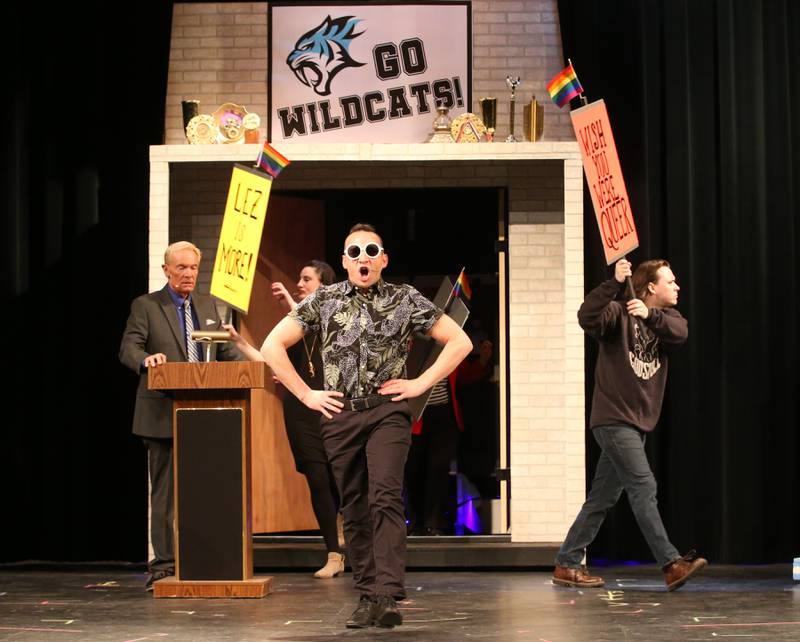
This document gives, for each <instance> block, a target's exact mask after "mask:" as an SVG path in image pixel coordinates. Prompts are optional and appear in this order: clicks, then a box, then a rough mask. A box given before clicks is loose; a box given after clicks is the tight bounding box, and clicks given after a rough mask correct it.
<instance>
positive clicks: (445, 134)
mask: <svg viewBox="0 0 800 642" xmlns="http://www.w3.org/2000/svg"><path fill="white" fill-rule="evenodd" d="M449 111H450V110H449V109H448V108H447V107H445V106H444V105H443V104H442V103H441V101H440V102H438V103H436V114H437V116H436V118H434V119H433V133H432V134H431V135H430V137H429V138H428V142H429V143H452V142H455V141H454V140H453V134H452V133H451V132H450V126H451V124H452V123H451V120H450V116H449V115H448V112H449Z"/></svg>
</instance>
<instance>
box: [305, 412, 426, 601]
mask: <svg viewBox="0 0 800 642" xmlns="http://www.w3.org/2000/svg"><path fill="white" fill-rule="evenodd" d="M320 428H321V432H322V443H323V445H324V446H325V452H326V454H327V456H328V461H330V463H331V470H332V471H333V477H334V479H335V480H336V486H337V488H338V489H339V495H340V497H341V510H342V515H344V534H345V539H346V540H347V545H348V550H349V552H350V565H351V567H352V569H353V580H354V582H355V588H356V590H357V591H358V592H359V593H361V594H362V595H367V596H370V597H377V596H380V595H384V596H390V597H394V598H395V599H398V600H402V599H405V596H406V590H405V570H406V522H405V513H404V511H403V495H402V493H403V468H404V467H405V464H406V457H407V456H408V447H409V444H410V443H411V411H410V410H409V407H408V402H406V401H398V402H389V403H385V404H383V405H380V406H378V407H376V408H371V409H369V410H363V411H360V412H355V411H347V410H345V411H342V412H341V413H334V415H333V419H324V418H323V419H322V420H321V422H320Z"/></svg>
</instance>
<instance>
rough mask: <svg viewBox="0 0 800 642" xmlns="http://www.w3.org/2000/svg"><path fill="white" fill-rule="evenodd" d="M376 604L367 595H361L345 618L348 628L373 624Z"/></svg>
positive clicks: (359, 627)
mask: <svg viewBox="0 0 800 642" xmlns="http://www.w3.org/2000/svg"><path fill="white" fill-rule="evenodd" d="M376 607H377V604H376V602H375V601H374V600H373V599H372V598H371V597H370V596H369V595H362V596H361V598H360V599H359V601H358V607H357V608H356V610H355V611H353V613H352V614H351V615H350V617H349V618H348V620H347V625H346V626H347V628H348V629H365V628H367V627H368V626H372V625H373V624H375V611H376Z"/></svg>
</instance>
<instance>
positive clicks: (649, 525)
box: [556, 424, 680, 568]
mask: <svg viewBox="0 0 800 642" xmlns="http://www.w3.org/2000/svg"><path fill="white" fill-rule="evenodd" d="M592 434H594V438H595V441H597V443H598V444H599V445H600V448H601V449H602V450H603V452H602V454H601V455H600V459H599V461H598V462H597V470H596V471H595V475H594V479H593V480H592V488H591V490H590V491H589V496H588V497H587V498H586V501H585V502H584V504H583V507H582V508H581V511H580V513H578V516H577V517H576V518H575V521H574V522H573V524H572V526H571V527H570V529H569V532H568V533H567V537H566V539H565V540H564V543H563V544H562V545H561V549H560V550H559V551H558V555H556V564H559V565H560V566H566V567H568V568H578V567H579V566H580V565H581V561H582V559H583V555H584V552H585V549H586V547H587V546H589V544H591V543H592V542H593V541H594V538H595V537H596V536H597V531H599V530H600V526H602V524H603V520H605V518H606V514H607V513H608V511H609V509H610V508H611V507H612V506H614V504H616V503H617V500H618V499H619V496H620V494H621V493H622V491H623V490H625V492H626V493H627V494H628V501H629V502H630V505H631V509H632V510H633V514H634V516H635V517H636V522H637V523H638V524H639V529H640V530H641V531H642V535H644V538H645V540H647V544H648V546H649V547H650V550H651V551H652V553H653V556H654V557H655V559H656V562H658V564H659V565H660V566H662V567H663V566H665V565H666V564H669V563H670V562H673V561H674V560H676V559H678V558H679V557H680V554H679V553H678V550H677V549H676V548H675V547H674V546H673V545H672V543H671V542H670V541H669V537H668V536H667V531H666V529H665V528H664V524H663V522H662V521H661V515H660V514H659V512H658V504H657V502H656V479H655V477H654V476H653V471H651V470H650V464H649V462H648V461H647V456H646V455H645V452H644V442H645V433H643V432H642V431H641V430H638V429H637V428H634V427H633V426H628V425H624V424H621V425H615V426H597V427H596V428H594V429H593V430H592Z"/></svg>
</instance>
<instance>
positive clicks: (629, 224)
mask: <svg viewBox="0 0 800 642" xmlns="http://www.w3.org/2000/svg"><path fill="white" fill-rule="evenodd" d="M570 118H571V119H572V127H573V129H574V130H575V136H576V137H577V139H578V145H579V147H580V149H581V157H582V158H583V171H584V173H585V174H586V182H587V183H588V185H589V192H591V194H592V204H593V205H594V213H595V216H596V217H597V226H598V227H599V229H600V239H601V240H602V242H603V251H604V252H605V255H606V263H608V264H609V265H611V264H612V263H613V262H614V261H616V260H618V259H620V258H622V257H623V256H625V255H626V254H627V253H628V252H630V251H631V250H634V249H636V248H637V247H639V235H638V234H637V233H636V226H635V225H634V224H633V213H632V212H631V204H630V200H629V199H628V190H626V189H625V181H624V179H623V178H622V168H621V167H620V164H619V156H618V155H617V146H616V145H615V144H614V135H613V134H612V133H611V122H610V121H609V120H608V111H607V110H606V104H605V102H603V101H602V100H597V101H595V102H593V103H590V104H588V105H586V106H585V107H581V108H580V109H575V110H574V111H572V112H570Z"/></svg>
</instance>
